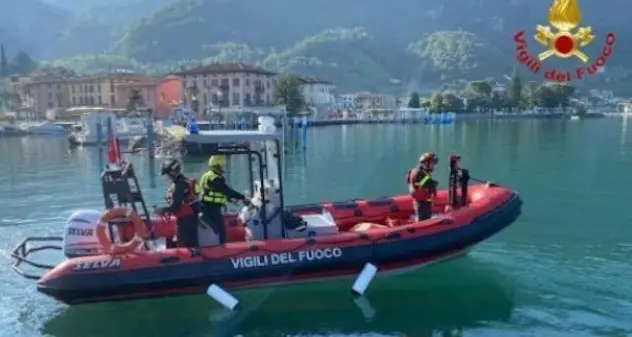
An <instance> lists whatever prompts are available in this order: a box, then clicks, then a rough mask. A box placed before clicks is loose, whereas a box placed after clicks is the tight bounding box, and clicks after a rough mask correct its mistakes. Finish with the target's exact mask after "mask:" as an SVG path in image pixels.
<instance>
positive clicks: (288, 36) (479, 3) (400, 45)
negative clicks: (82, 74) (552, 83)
mask: <svg viewBox="0 0 632 337" xmlns="http://www.w3.org/2000/svg"><path fill="white" fill-rule="evenodd" d="M550 4H551V2H550V0H511V1H505V2H498V1H492V0H470V1H463V0H460V1H457V0H446V1H443V2H436V1H430V0H399V1H398V2H397V5H396V6H394V5H393V4H392V3H391V2H386V1H382V0H379V1H378V0H346V1H344V2H341V1H334V0H302V1H290V0H267V1H257V0H204V1H203V0H181V1H179V2H177V3H176V4H174V5H173V6H168V7H166V8H164V9H163V10H161V11H158V12H156V13H154V14H152V15H149V16H147V17H145V18H143V19H142V20H139V21H138V22H136V23H135V24H134V25H133V26H131V27H130V29H129V30H127V31H126V33H125V35H124V37H123V38H122V39H121V40H120V43H119V44H118V46H117V48H118V50H119V51H120V52H121V53H123V54H124V55H128V56H129V57H131V58H134V59H136V60H138V61H140V62H144V63H157V62H168V61H175V60H183V59H204V58H210V59H217V55H218V54H222V53H223V54H224V55H226V53H225V51H218V50H217V46H218V44H222V45H226V46H228V45H231V44H232V45H231V46H233V47H234V46H241V47H240V48H241V51H240V53H242V54H241V55H240V57H241V58H239V59H240V60H243V59H244V57H245V58H246V59H250V60H253V61H256V62H259V63H262V64H263V65H264V66H267V67H269V68H271V69H275V70H280V71H294V72H299V73H310V74H314V75H318V76H324V77H327V78H331V79H332V80H335V81H336V82H339V83H341V84H342V86H343V87H352V86H355V87H358V86H362V85H366V83H374V85H376V86H383V85H384V84H386V83H391V82H392V81H393V80H402V81H413V82H419V81H431V82H440V81H444V80H451V79H458V78H464V79H471V78H475V77H485V76H495V77H500V76H501V75H502V74H505V73H507V72H508V71H510V69H511V68H512V67H514V66H516V62H515V51H514V49H515V44H514V42H513V40H512V37H513V34H514V33H515V32H517V31H519V30H527V32H528V34H529V35H532V34H533V31H534V29H535V26H536V25H537V24H546V23H547V22H546V17H547V16H546V11H547V9H548V7H549V6H550ZM581 5H582V11H583V14H584V20H585V22H587V23H589V24H590V25H591V26H592V27H593V30H594V31H595V32H596V33H597V38H596V40H595V43H593V44H592V45H591V46H589V47H588V48H587V49H586V51H587V52H588V53H589V54H590V55H598V53H599V51H600V49H601V47H602V44H603V36H605V34H606V32H607V31H615V32H617V33H619V35H620V36H618V40H617V52H616V53H615V54H614V55H613V56H612V57H611V59H610V60H609V61H608V62H609V66H617V65H618V66H623V67H630V66H632V61H630V60H628V58H627V57H625V54H626V52H627V48H630V47H627V46H624V44H625V41H629V40H630V37H629V36H627V35H630V36H632V34H630V33H627V30H624V29H622V28H623V27H624V25H623V22H624V20H626V21H627V18H626V17H625V16H624V14H623V12H622V8H626V7H630V6H632V4H630V3H629V2H624V1H623V0H613V1H610V2H608V3H604V4H601V3H600V4H597V3H594V2H590V3H589V2H586V3H582V4H581ZM345 27H346V28H345ZM343 28H345V29H343ZM619 28H621V29H619ZM342 32H344V33H342ZM437 32H439V33H437ZM459 32H460V33H459ZM345 34H346V35H345ZM624 34H625V35H624ZM531 47H532V48H539V46H537V45H536V43H535V41H533V42H531ZM537 50H538V49H536V52H537ZM230 51H231V53H232V51H234V49H230ZM253 51H257V52H253ZM228 54H230V53H228ZM262 54H263V55H262ZM567 61H568V60H566V61H563V62H567ZM571 62H572V61H571ZM548 64H549V65H551V66H555V65H556V63H555V61H551V62H549V63H548ZM557 64H560V65H561V64H562V63H561V62H557ZM564 64H565V65H566V66H569V63H568V62H567V63H564ZM572 65H580V64H579V63H575V64H572Z"/></svg>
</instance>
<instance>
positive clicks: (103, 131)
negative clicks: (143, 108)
mask: <svg viewBox="0 0 632 337" xmlns="http://www.w3.org/2000/svg"><path fill="white" fill-rule="evenodd" d="M108 123H109V124H111V125H112V127H113V131H114V132H115V134H116V136H117V137H118V140H119V142H120V143H122V144H126V143H128V142H129V141H130V140H132V139H133V138H135V137H139V136H146V135H147V126H146V120H145V119H144V118H117V116H116V114H115V113H114V112H110V111H105V110H104V111H98V112H89V113H86V114H84V115H83V116H82V118H81V122H80V123H79V124H78V125H75V126H74V127H73V129H74V130H75V131H73V132H71V134H70V136H69V139H68V140H69V142H70V143H71V145H75V146H77V145H81V146H90V145H99V144H105V143H106V142H107V134H108V130H107V127H108Z"/></svg>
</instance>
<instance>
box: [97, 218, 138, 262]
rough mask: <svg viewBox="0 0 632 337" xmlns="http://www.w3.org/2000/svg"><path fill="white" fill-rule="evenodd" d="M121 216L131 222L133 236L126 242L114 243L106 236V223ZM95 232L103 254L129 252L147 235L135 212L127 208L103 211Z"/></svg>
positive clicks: (135, 248) (136, 247)
mask: <svg viewBox="0 0 632 337" xmlns="http://www.w3.org/2000/svg"><path fill="white" fill-rule="evenodd" d="M121 218H125V219H129V220H130V221H131V222H132V225H133V226H134V238H133V239H132V240H130V241H128V242H126V243H121V244H115V243H112V240H111V239H110V238H108V234H107V229H108V223H109V222H111V221H114V220H115V219H121ZM96 232H97V239H98V240H99V244H101V247H103V253H104V254H125V253H131V252H133V251H135V250H137V249H138V248H140V247H141V246H142V245H143V243H144V240H143V239H144V238H145V236H147V227H146V226H145V223H144V222H143V219H141V218H140V216H138V214H137V213H136V212H134V211H131V210H129V209H127V208H112V209H109V210H106V211H105V212H103V215H101V218H99V223H98V224H97V230H96Z"/></svg>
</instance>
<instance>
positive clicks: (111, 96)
mask: <svg viewBox="0 0 632 337" xmlns="http://www.w3.org/2000/svg"><path fill="white" fill-rule="evenodd" d="M115 102H116V101H115V99H114V95H110V105H114V103H115Z"/></svg>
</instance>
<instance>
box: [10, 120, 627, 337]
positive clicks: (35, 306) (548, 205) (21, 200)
mask: <svg viewBox="0 0 632 337" xmlns="http://www.w3.org/2000/svg"><path fill="white" fill-rule="evenodd" d="M626 123H627V122H626V121H625V120H621V119H617V118H613V119H601V120H587V121H559V120H550V121H546V120H520V121H487V120H485V121H474V122H463V123H457V124H456V125H452V126H425V125H371V126H343V127H339V126H338V127H324V128H314V129H311V130H309V134H308V147H307V150H306V151H305V153H303V154H301V153H291V154H288V158H287V172H286V173H287V174H286V200H289V203H306V202H315V201H320V200H344V199H352V198H375V197H379V196H386V195H393V194H399V193H403V192H404V191H405V190H406V186H405V183H404V175H405V173H406V172H407V170H408V169H409V168H410V167H411V166H412V165H414V164H415V161H416V159H417V158H418V156H419V154H420V153H421V152H424V151H427V150H434V151H435V152H437V153H438V154H439V156H440V157H441V159H442V160H441V162H440V163H439V166H440V167H441V170H440V172H439V173H438V174H437V176H438V177H439V179H440V180H441V184H442V186H444V187H445V185H446V179H447V156H448V155H449V153H451V152H456V153H459V154H461V155H462V156H463V166H464V167H468V168H470V170H471V174H472V175H473V176H475V177H476V178H479V179H490V180H493V181H495V182H499V183H502V184H506V185H509V186H511V187H512V188H514V189H516V190H518V191H519V192H520V193H521V195H522V198H523V200H524V206H523V214H522V216H521V217H520V218H519V219H518V221H516V222H515V223H514V224H513V225H512V226H511V227H509V228H508V229H507V230H505V231H504V232H502V233H500V234H499V235H497V236H495V237H493V238H492V239H490V240H488V241H486V242H484V243H482V244H481V245H479V246H477V247H476V248H475V249H474V250H473V251H472V252H471V253H470V254H469V255H468V256H466V257H464V258H460V259H457V260H453V261H450V262H446V263H443V264H440V265H435V266H431V267H428V268H426V269H423V270H420V271H418V272H415V273H413V274H408V275H404V276H399V277H393V278H388V279H384V280H379V281H377V282H376V283H375V284H373V285H372V287H371V289H370V290H369V292H368V294H367V299H368V300H369V302H370V304H371V306H372V307H373V309H374V311H375V312H374V315H372V317H369V318H365V317H364V315H363V314H362V311H361V310H360V309H358V307H357V306H356V304H355V303H354V301H353V298H352V296H351V295H350V292H349V288H350V286H351V285H350V282H334V283H318V284H310V285H303V286H300V287H292V288H283V289H264V290H258V291H248V292H241V293H238V294H237V295H238V297H239V298H240V299H242V300H243V301H244V306H245V310H244V311H242V312H239V313H237V314H234V315H232V316H231V315H228V314H227V313H226V312H225V311H224V310H222V308H220V307H219V305H217V304H215V303H214V302H213V300H211V299H210V298H208V297H205V296H193V297H179V298H168V299H159V300H147V301H135V302H127V303H105V304H96V305H87V306H78V307H72V308H69V307H67V306H64V305H61V304H57V303H55V302H53V301H52V300H51V299H48V298H46V297H44V296H43V295H40V294H38V293H37V292H36V291H35V286H34V284H33V283H32V282H30V281H27V280H24V279H22V278H20V277H18V276H17V275H16V274H14V273H13V272H12V271H11V269H10V265H9V263H8V261H6V259H4V258H2V259H0V261H2V262H1V263H0V285H1V287H0V336H58V337H63V336H68V337H70V336H77V337H91V336H110V337H132V336H133V337H140V336H156V337H162V336H164V337H167V336H168V337H176V336H183V337H184V336H187V337H188V336H238V335H242V336H245V337H248V336H271V337H273V336H274V337H280V336H315V335H318V336H354V337H358V336H409V337H415V336H419V337H422V336H538V337H540V336H547V337H554V336H572V337H578V336H632V282H630V280H631V279H632V268H631V256H632V255H631V254H632V213H630V208H628V207H630V201H631V200H632V174H630V168H631V167H632V131H626V129H627V128H628V125H627V124H626ZM629 123H631V125H630V126H629V127H630V128H632V121H630V122H629ZM100 156H102V154H100V153H99V151H98V150H97V149H77V150H74V151H68V149H67V147H66V142H65V140H64V139H54V138H6V139H1V138H0V242H1V245H2V248H3V249H4V250H6V249H8V248H10V247H11V246H12V245H14V244H16V243H17V242H18V241H19V240H20V238H22V237H24V236H28V235H49V234H50V235H52V234H60V233H61V230H62V227H63V223H64V219H65V217H67V216H68V215H69V214H70V213H71V212H72V210H73V209H76V208H98V209H101V208H102V207H103V204H102V203H103V201H102V199H101V197H100V185H99V180H98V175H99V169H100V167H101V165H102V163H101V162H100V160H102V157H100ZM132 161H134V162H135V164H136V166H137V167H138V171H139V173H140V175H141V176H142V177H141V178H142V184H143V188H144V192H145V194H146V196H147V199H149V200H151V201H150V204H153V203H156V204H158V203H160V202H161V197H162V195H163V188H164V182H163V180H162V179H160V178H159V177H158V178H157V179H156V187H154V188H152V187H151V185H152V184H151V179H150V177H149V173H148V172H149V167H148V165H149V161H148V159H147V158H144V157H140V156H138V157H132ZM156 165H158V163H156ZM233 165H235V164H233ZM185 170H186V171H187V173H190V174H194V175H199V174H200V173H202V171H203V170H204V163H202V162H198V163H189V162H187V163H186V164H185ZM230 178H231V180H233V181H237V180H238V179H237V178H238V177H236V176H235V175H233V176H231V177H230ZM236 184H238V183H237V182H236ZM40 257H41V258H42V259H44V260H52V259H54V258H58V257H57V256H52V255H50V254H45V256H40Z"/></svg>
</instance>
